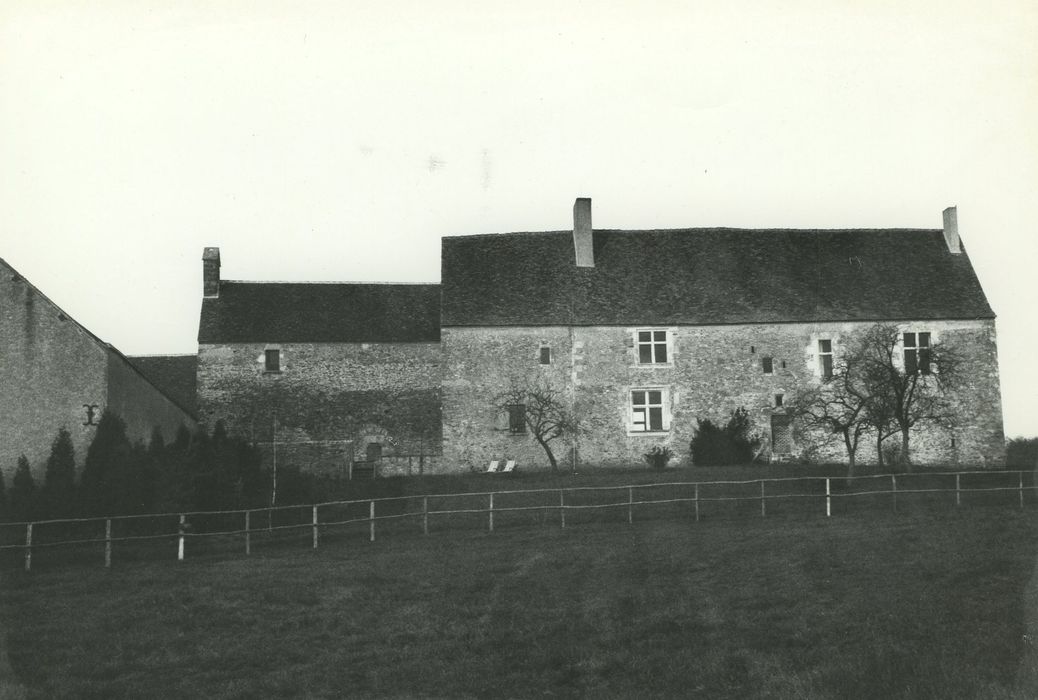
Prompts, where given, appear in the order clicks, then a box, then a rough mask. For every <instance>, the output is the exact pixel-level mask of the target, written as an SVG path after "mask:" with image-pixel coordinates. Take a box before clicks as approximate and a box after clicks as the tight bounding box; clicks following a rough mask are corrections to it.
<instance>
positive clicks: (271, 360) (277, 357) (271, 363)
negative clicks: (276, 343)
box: [263, 349, 281, 372]
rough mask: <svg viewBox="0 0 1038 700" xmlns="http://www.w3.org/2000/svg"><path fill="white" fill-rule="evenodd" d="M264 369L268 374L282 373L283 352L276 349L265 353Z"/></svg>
mask: <svg viewBox="0 0 1038 700" xmlns="http://www.w3.org/2000/svg"><path fill="white" fill-rule="evenodd" d="M263 368H264V369H265V370H266V371H267V372H280V371H281V351H280V350H276V349H271V350H265V351H264V352H263Z"/></svg>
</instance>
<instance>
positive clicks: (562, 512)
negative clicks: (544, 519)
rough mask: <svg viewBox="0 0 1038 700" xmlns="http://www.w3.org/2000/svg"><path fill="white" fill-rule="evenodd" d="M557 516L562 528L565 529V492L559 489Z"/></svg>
mask: <svg viewBox="0 0 1038 700" xmlns="http://www.w3.org/2000/svg"><path fill="white" fill-rule="evenodd" d="M559 514H560V518H561V520H562V527H563V529H565V527H566V492H565V491H563V490H562V489H559Z"/></svg>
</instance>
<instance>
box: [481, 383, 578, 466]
mask: <svg viewBox="0 0 1038 700" xmlns="http://www.w3.org/2000/svg"><path fill="white" fill-rule="evenodd" d="M495 403H496V405H497V408H498V409H499V410H502V411H506V412H507V413H508V416H509V428H510V430H512V431H513V432H525V431H527V430H528V431H529V433H530V434H531V435H532V436H533V438H534V440H536V441H537V444H539V445H540V446H541V448H543V449H544V453H545V454H546V455H547V456H548V462H549V463H550V464H551V470H552V471H558V468H559V462H558V459H557V458H556V457H555V453H554V452H553V451H552V448H551V443H552V441H554V440H558V439H559V438H567V437H574V436H576V435H577V433H578V432H579V430H580V426H579V421H578V420H577V418H576V415H575V413H574V411H573V410H572V408H571V406H570V403H569V401H568V400H567V396H566V395H565V393H564V392H563V391H562V390H560V389H557V388H555V387H553V386H552V385H551V384H550V383H548V382H546V381H531V380H513V381H512V383H511V385H510V386H509V388H508V389H507V390H506V391H505V392H503V393H502V394H500V395H498V396H497V398H496V400H495Z"/></svg>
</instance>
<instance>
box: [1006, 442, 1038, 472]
mask: <svg viewBox="0 0 1038 700" xmlns="http://www.w3.org/2000/svg"><path fill="white" fill-rule="evenodd" d="M1035 465H1038V438H1014V439H1012V440H1010V441H1009V444H1008V445H1006V466H1007V467H1024V468H1027V469H1030V468H1032V467H1034V466H1035Z"/></svg>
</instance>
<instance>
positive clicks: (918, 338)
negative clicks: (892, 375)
mask: <svg viewBox="0 0 1038 700" xmlns="http://www.w3.org/2000/svg"><path fill="white" fill-rule="evenodd" d="M904 343H905V372H906V373H907V374H915V373H916V372H918V373H919V374H930V334H929V333H905V337H904Z"/></svg>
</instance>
